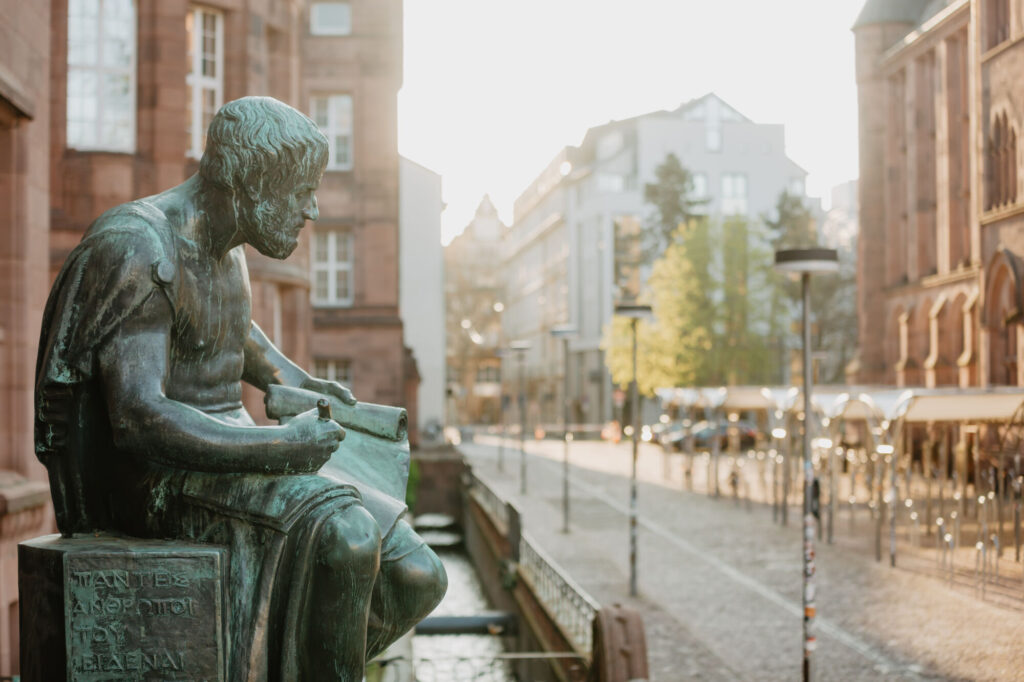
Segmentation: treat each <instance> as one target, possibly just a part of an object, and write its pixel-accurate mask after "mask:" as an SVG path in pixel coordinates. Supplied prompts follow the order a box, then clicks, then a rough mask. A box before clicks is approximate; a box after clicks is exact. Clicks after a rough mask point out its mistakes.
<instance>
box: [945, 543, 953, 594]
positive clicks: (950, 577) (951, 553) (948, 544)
mask: <svg viewBox="0 0 1024 682" xmlns="http://www.w3.org/2000/svg"><path fill="white" fill-rule="evenodd" d="M943 537H944V539H945V541H946V547H948V548H949V586H950V587H953V557H954V556H955V555H954V554H953V550H954V546H953V536H952V535H950V534H949V533H946V535H945V536H943Z"/></svg>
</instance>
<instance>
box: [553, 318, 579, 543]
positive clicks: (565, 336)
mask: <svg viewBox="0 0 1024 682" xmlns="http://www.w3.org/2000/svg"><path fill="white" fill-rule="evenodd" d="M575 335H576V327H574V326H572V325H571V324H563V325H559V326H558V327H554V328H552V329H551V336H553V337H555V338H556V339H562V441H563V443H564V444H563V446H562V532H563V533H568V532H569V441H570V440H571V436H570V435H569V339H571V338H572V337H573V336H575Z"/></svg>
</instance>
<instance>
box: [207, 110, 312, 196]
mask: <svg viewBox="0 0 1024 682" xmlns="http://www.w3.org/2000/svg"><path fill="white" fill-rule="evenodd" d="M327 155H328V143H327V138H326V137H325V136H324V134H323V133H322V132H321V131H320V128H319V127H317V125H316V123H314V122H313V120H312V119H311V118H309V117H308V116H306V115H305V114H303V113H302V112H300V111H298V110H296V109H294V108H292V107H290V106H288V105H287V104H285V103H284V102H281V101H279V100H276V99H274V98H272V97H242V98H241V99H236V100H234V101H232V102H228V103H227V104H225V105H224V106H222V107H221V108H220V111H218V112H217V114H216V115H215V116H214V117H213V121H211V122H210V128H209V130H208V131H207V133H206V150H205V151H204V152H203V158H202V159H201V160H200V161H199V175H200V176H201V177H202V178H203V180H205V181H207V182H209V183H211V184H213V185H215V186H217V187H220V188H222V189H224V190H227V191H230V192H234V191H236V190H240V189H242V188H244V187H249V188H254V189H257V190H259V191H261V192H264V191H274V190H277V189H281V188H283V187H284V186H285V184H286V182H288V181H290V182H291V183H293V184H294V183H295V182H296V180H297V179H301V178H308V179H310V180H312V181H318V180H319V179H320V176H321V175H322V174H323V172H324V168H325V167H326V166H327Z"/></svg>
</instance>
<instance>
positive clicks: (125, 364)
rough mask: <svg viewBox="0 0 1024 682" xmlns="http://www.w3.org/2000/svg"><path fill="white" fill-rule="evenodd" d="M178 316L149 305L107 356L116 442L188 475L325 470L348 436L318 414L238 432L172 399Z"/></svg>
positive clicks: (108, 347)
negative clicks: (168, 385) (167, 384)
mask: <svg viewBox="0 0 1024 682" xmlns="http://www.w3.org/2000/svg"><path fill="white" fill-rule="evenodd" d="M170 321H171V309H170V305H169V304H168V303H167V301H166V300H165V299H164V298H163V297H161V296H150V297H149V299H148V300H147V301H146V303H145V304H144V305H143V306H142V307H141V308H140V309H139V310H138V312H137V313H136V314H135V315H133V316H132V317H131V318H130V319H129V320H128V321H127V322H126V323H125V324H124V325H123V326H122V327H121V329H119V330H118V331H117V333H115V335H114V336H113V338H111V339H110V340H109V341H108V342H107V343H106V344H105V345H104V347H103V348H102V349H101V350H100V353H99V362H100V372H101V376H102V380H103V387H104V392H105V395H106V400H107V408H108V412H109V415H110V422H111V429H112V432H113V438H114V443H115V445H116V446H117V447H118V448H119V449H123V450H126V451H129V452H133V453H136V454H139V455H141V456H143V457H145V458H147V459H149V460H151V461H153V462H156V463H159V464H164V465H168V466H172V467H176V468H180V469H189V470H196V471H210V472H220V473H269V474H287V473H306V472H313V471H317V470H318V469H319V468H320V467H321V466H323V464H324V462H326V461H327V459H328V458H329V457H330V454H331V452H333V451H334V449H335V448H336V447H337V445H338V443H339V442H340V441H341V439H342V437H343V436H344V432H343V431H342V430H341V428H340V427H338V426H337V425H336V424H334V422H332V421H329V420H319V419H317V417H316V411H315V410H313V411H310V412H307V413H305V414H302V415H299V416H298V417H295V418H294V419H292V420H291V421H290V422H289V423H288V424H286V425H283V426H234V425H231V424H226V423H224V422H221V421H219V420H217V419H214V418H213V417H211V416H209V415H207V414H206V413H204V412H202V411H201V410H198V409H196V408H194V407H192V406H190V405H187V404H185V403H182V402H179V401H177V400H172V399H170V398H168V397H167V396H166V395H165V394H164V390H163V385H164V380H165V379H164V378H165V377H166V375H167V369H168V357H169V350H170V336H169V334H170V328H171V323H170Z"/></svg>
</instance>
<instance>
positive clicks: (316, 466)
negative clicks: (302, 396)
mask: <svg viewBox="0 0 1024 682" xmlns="http://www.w3.org/2000/svg"><path fill="white" fill-rule="evenodd" d="M285 428H286V429H287V430H288V434H289V440H291V441H292V442H294V443H295V444H296V445H301V446H302V447H301V448H300V454H299V456H298V457H296V458H295V459H294V462H293V468H294V469H295V470H296V471H298V472H300V473H314V472H316V471H319V470H320V467H322V466H323V465H324V464H326V463H327V460H328V459H330V458H331V453H333V452H334V451H335V450H336V449H337V448H338V443H340V442H341V441H342V440H343V439H344V438H345V429H343V428H341V426H340V425H339V424H338V422H336V421H334V420H333V419H321V418H320V417H319V415H318V414H317V410H315V409H313V410H309V411H308V412H303V413H302V414H299V415H296V416H295V417H293V418H292V419H290V420H289V421H288V423H287V424H286V425H285Z"/></svg>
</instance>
